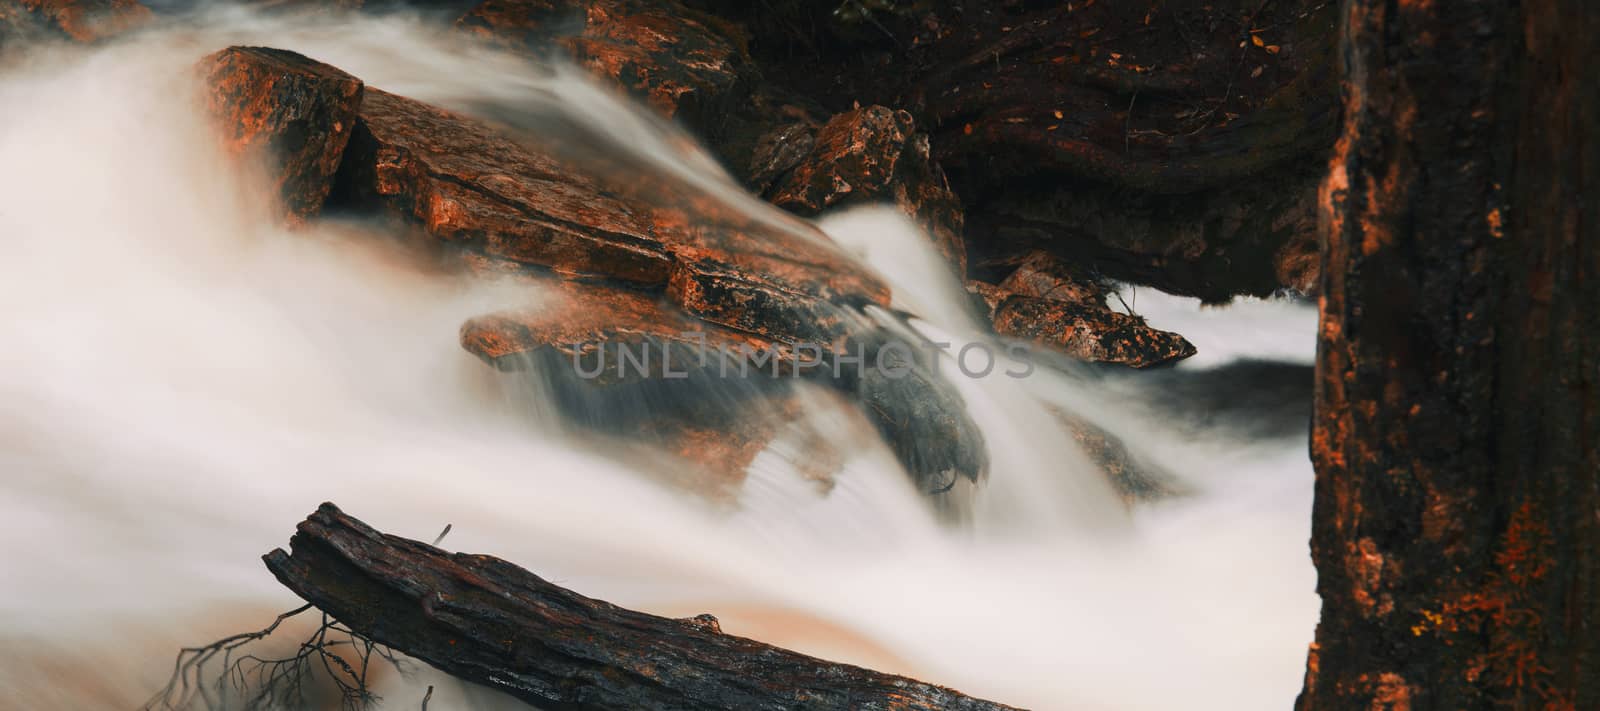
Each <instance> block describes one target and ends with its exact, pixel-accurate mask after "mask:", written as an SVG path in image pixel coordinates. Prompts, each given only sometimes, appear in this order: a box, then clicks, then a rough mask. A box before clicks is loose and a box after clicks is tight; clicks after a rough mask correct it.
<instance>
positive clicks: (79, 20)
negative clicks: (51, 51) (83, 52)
mask: <svg viewBox="0 0 1600 711" xmlns="http://www.w3.org/2000/svg"><path fill="white" fill-rule="evenodd" d="M151 17H152V14H151V12H150V8H148V7H145V6H144V5H143V4H141V3H139V2H138V0H9V1H7V2H0V44H3V43H5V42H9V41H10V40H13V39H28V38H33V37H56V38H66V39H71V40H73V41H76V42H95V41H98V40H101V39H104V38H106V37H111V36H113V35H117V34H121V33H123V32H127V31H129V30H132V29H135V28H137V27H139V26H141V25H144V24H145V23H146V22H149V21H150V19H151Z"/></svg>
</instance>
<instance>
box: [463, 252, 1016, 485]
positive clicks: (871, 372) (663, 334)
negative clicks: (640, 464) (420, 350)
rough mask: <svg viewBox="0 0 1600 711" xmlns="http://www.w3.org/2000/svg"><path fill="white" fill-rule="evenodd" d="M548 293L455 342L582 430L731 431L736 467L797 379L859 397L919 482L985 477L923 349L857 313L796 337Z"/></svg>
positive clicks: (476, 325)
mask: <svg viewBox="0 0 1600 711" xmlns="http://www.w3.org/2000/svg"><path fill="white" fill-rule="evenodd" d="M543 293H544V295H545V297H546V298H545V299H544V300H543V301H541V302H540V303H539V304H537V305H536V306H533V307H530V308H527V309H523V310H518V311H510V312H502V313H497V314H492V315H488V316H480V317H477V318H474V319H471V320H469V321H468V322H467V323H466V324H465V325H464V326H463V327H462V330H461V343H462V345H463V346H464V347H465V348H466V349H467V350H468V351H470V352H472V353H474V354H476V355H478V356H479V357H480V358H483V359H484V360H485V361H487V362H489V363H491V364H493V365H495V366H496V367H497V368H499V369H501V370H505V371H525V372H527V373H530V374H532V376H533V377H535V378H537V383H536V385H537V387H538V389H540V390H541V391H542V392H543V393H545V394H546V395H547V396H549V397H551V398H552V399H553V400H554V401H555V402H556V403H557V404H558V406H559V407H560V409H561V412H562V414H563V416H564V417H566V418H567V419H569V420H571V421H574V422H576V423H578V424H580V425H582V426H584V427H586V428H589V429H592V430H596V431H600V432H605V433H611V434H615V435H622V434H627V435H629V436H633V435H637V434H640V433H641V432H644V433H651V436H652V437H656V438H659V439H661V444H662V445H663V446H667V447H668V448H669V449H671V450H673V451H677V452H678V453H679V454H680V455H682V456H685V457H687V458H690V459H693V457H689V456H688V454H687V453H688V452H689V451H690V450H691V449H692V448H690V447H688V444H689V443H692V442H694V441H696V440H698V439H700V438H703V437H705V436H707V434H706V433H708V432H717V431H721V432H725V433H726V434H727V436H728V437H730V438H731V439H730V440H729V442H728V445H727V446H724V447H719V448H718V450H719V451H725V452H726V453H728V454H729V456H732V455H733V454H738V455H739V456H738V457H736V459H739V460H740V461H742V462H743V464H739V465H738V466H737V467H734V469H737V470H738V471H742V470H743V466H744V464H748V457H746V456H745V455H747V454H748V455H749V456H750V457H753V456H754V452H755V451H759V449H760V447H759V446H757V445H756V443H755V442H756V441H757V440H769V439H770V438H771V436H772V433H773V432H775V431H776V430H777V429H778V427H779V425H781V424H785V423H790V422H793V421H794V420H795V419H796V418H795V416H796V415H797V414H798V413H796V412H794V411H793V405H792V402H791V399H790V396H791V395H792V392H793V388H794V387H795V386H796V385H798V384H799V383H802V382H805V383H810V384H817V385H822V386H824V387H826V388H828V389H830V390H832V391H834V392H837V393H839V394H841V395H844V396H845V398H846V400H847V401H849V402H854V403H856V404H857V405H858V406H859V409H860V412H861V415H863V416H864V420H865V422H866V423H870V425H871V426H872V427H874V428H875V429H876V430H877V431H878V432H879V433H880V434H881V435H882V436H883V439H884V441H885V442H887V443H888V444H889V447H890V449H891V450H892V451H893V452H894V453H895V455H896V456H897V457H898V458H899V459H900V461H901V463H902V464H903V465H904V466H905V468H906V470H907V472H908V473H910V474H911V475H912V476H913V478H915V479H916V480H917V482H918V485H919V486H920V487H921V488H922V489H923V490H925V491H928V492H930V493H937V492H942V491H945V490H947V489H948V488H949V487H950V485H951V484H953V483H954V482H955V480H956V479H958V478H966V479H970V480H974V481H976V480H978V479H979V478H981V477H982V476H983V474H984V473H985V470H986V467H987V456H986V454H985V450H984V441H983V437H982V435H981V434H980V433H979V431H978V428H977V425H976V423H974V422H973V421H972V420H971V418H970V417H969V416H968V415H967V412H966V407H965V403H964V402H963V401H962V400H961V398H960V396H959V395H958V394H957V393H956V392H955V391H954V390H953V389H952V388H951V386H950V385H949V384H948V383H947V382H945V381H943V380H941V379H940V378H938V377H937V376H936V375H935V374H934V373H933V372H932V371H931V369H930V367H929V364H928V363H926V362H923V360H919V359H918V358H917V355H918V354H925V353H928V352H929V351H928V349H926V348H917V347H916V346H915V345H914V344H911V343H909V342H907V341H906V340H904V337H902V336H898V335H895V334H893V333H890V332H888V331H885V330H882V329H879V328H877V327H875V326H872V325H870V324H868V323H866V322H865V321H861V320H853V321H851V322H850V323H851V332H852V334H853V335H851V336H850V337H848V338H846V339H844V340H842V341H841V342H840V343H838V344H834V345H831V346H816V345H813V344H810V343H806V344H802V345H791V344H788V343H785V342H783V341H779V340H774V339H770V338H765V337H763V336H760V335H758V334H753V333H749V332H745V331H739V330H736V329H729V328H721V327H718V326H716V325H714V324H707V323H705V322H702V321H699V320H698V319H695V318H693V317H691V316H689V315H688V314H687V313H685V312H683V311H682V310H681V309H679V308H678V307H677V306H675V305H674V304H672V303H670V302H668V301H666V300H663V299H661V298H660V297H657V296H653V295H650V294H645V293H641V292H638V291H634V290H631V289H626V288H621V287H618V286H616V285H611V284H604V283H576V282H571V281H559V280H555V281H549V282H548V283H545V289H544V292H543ZM841 355H848V356H850V357H849V358H841ZM854 359H858V360H854ZM784 412H788V414H787V415H784V414H783V413H784ZM775 414H776V415H778V416H776V417H775V416H774V415H775ZM752 448H753V449H752ZM701 454H705V453H701ZM714 469H716V470H717V471H721V472H723V473H724V474H728V475H729V476H731V472H732V471H733V469H728V468H726V466H718V467H715V468H714ZM727 478H728V477H727V476H724V477H719V480H725V479H727Z"/></svg>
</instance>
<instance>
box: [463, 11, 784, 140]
mask: <svg viewBox="0 0 1600 711" xmlns="http://www.w3.org/2000/svg"><path fill="white" fill-rule="evenodd" d="M457 25H458V26H459V27H461V28H463V29H465V30H467V31H469V32H472V33H474V34H477V35H480V36H484V37H489V38H492V39H495V40H499V41H502V42H506V43H509V44H511V45H513V46H518V47H526V48H530V49H543V48H549V47H556V48H559V49H560V51H562V52H564V53H565V54H566V56H567V57H568V58H570V59H572V60H573V61H575V62H577V63H578V64H579V65H581V66H583V67H585V68H587V69H589V70H591V71H592V72H593V73H594V74H595V75H596V76H598V77H600V78H602V79H603V80H605V81H607V82H609V83H611V84H614V85H616V86H618V87H619V88H621V89H623V90H625V91H627V92H628V93H630V94H632V95H634V96H636V97H639V98H640V99H643V100H644V101H645V102H646V103H648V104H649V105H650V106H651V107H653V108H655V109H656V110H657V111H659V112H660V113H661V114H662V115H664V116H667V117H681V118H684V119H685V120H686V121H688V122H689V123H690V124H691V125H693V124H696V123H699V122H701V121H703V120H706V119H709V118H711V117H712V116H714V114H716V113H717V112H719V111H723V110H726V109H728V108H731V106H730V104H731V103H732V101H733V100H734V99H735V98H736V97H737V96H738V95H740V94H741V93H746V92H748V91H749V89H750V87H749V84H750V81H751V79H752V78H753V77H754V76H755V67H754V65H753V64H751V62H750V59H749V56H748V55H747V54H746V53H745V51H744V49H743V47H742V46H740V44H739V42H738V41H737V32H736V31H734V30H732V29H731V27H730V26H728V25H726V24H723V23H721V22H720V21H719V20H717V19H716V18H713V17H711V16H709V15H704V14H701V13H697V12H695V11H692V10H690V9H688V8H685V7H684V6H682V5H680V4H678V3H677V2H673V1H672V0H583V1H580V0H488V1H487V2H484V3H481V4H479V5H478V6H477V7H474V8H473V9H471V10H469V11H467V13H466V14H464V15H462V16H461V18H460V19H459V20H457Z"/></svg>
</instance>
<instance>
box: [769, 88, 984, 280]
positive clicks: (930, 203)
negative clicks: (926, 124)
mask: <svg viewBox="0 0 1600 711" xmlns="http://www.w3.org/2000/svg"><path fill="white" fill-rule="evenodd" d="M781 130H782V134H780V135H779V136H775V137H773V138H772V139H771V142H772V143H773V144H775V145H776V146H777V147H775V148H773V149H770V150H767V151H765V152H761V153H758V154H757V158H758V159H760V160H761V162H762V164H763V165H762V168H763V170H761V171H759V172H757V173H756V174H757V175H764V174H765V173H766V172H768V171H772V170H775V169H776V168H777V167H778V166H779V165H781V164H783V163H784V162H788V161H789V154H788V153H785V151H788V152H793V151H795V150H796V149H797V148H798V147H799V145H804V144H805V143H806V141H805V140H804V139H803V138H800V137H799V136H798V135H796V134H797V133H798V132H797V130H796V128H795V126H793V125H791V126H786V127H783V128H782V129H781ZM784 140H788V141H795V142H797V143H798V144H799V145H797V146H794V147H788V146H784V145H783V144H782V142H783V141H784ZM766 194H767V197H768V199H769V200H771V201H772V203H773V204H775V205H777V206H779V207H782V208H784V209H787V210H790V211H791V212H794V213H796V214H799V215H807V216H810V215H816V214H817V213H820V212H822V211H823V210H825V209H828V208H831V207H843V206H847V205H861V204H869V203H876V202H888V203H893V204H895V205H897V206H899V207H900V209H901V210H903V211H905V213H906V214H907V215H910V216H911V217H912V218H913V219H915V220H916V221H917V223H918V224H920V225H921V226H922V227H923V229H924V230H927V232H928V234H929V236H930V237H931V238H932V239H933V242H934V245H935V246H936V247H938V248H939V251H940V253H941V254H943V255H944V256H945V259H946V260H948V262H949V263H950V264H951V266H952V268H953V269H954V271H955V272H956V274H957V275H958V276H965V274H966V269H967V255H966V247H965V245H964V243H963V241H962V225H963V222H964V217H963V215H962V211H961V203H960V200H958V199H957V198H956V195H955V193H954V192H952V191H951V190H950V185H949V182H948V181H947V180H945V176H944V172H943V171H942V170H940V169H939V167H938V166H937V165H936V164H934V163H933V160H932V158H931V157H930V155H929V146H928V136H927V135H926V134H923V133H918V132H917V131H916V126H915V122H914V121H913V120H912V118H911V114H909V113H906V112H904V111H894V110H891V109H889V108H887V107H884V106H868V107H864V108H859V109H854V110H851V111H847V112H844V113H841V114H838V115H835V116H834V117H833V118H832V119H829V121H828V123H827V124H826V125H824V126H823V127H822V128H821V129H820V130H818V131H817V133H816V136H815V137H814V138H813V139H812V140H811V141H810V148H809V152H808V153H807V154H806V155H805V156H804V157H803V158H801V159H799V160H798V161H797V162H794V165H793V167H792V168H790V169H788V171H787V173H786V174H785V175H783V177H781V178H778V179H777V180H776V184H775V185H774V187H772V188H771V189H769V190H768V191H767V193H766Z"/></svg>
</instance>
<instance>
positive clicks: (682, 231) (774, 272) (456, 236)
mask: <svg viewBox="0 0 1600 711" xmlns="http://www.w3.org/2000/svg"><path fill="white" fill-rule="evenodd" d="M665 180H666V179H665V178H661V177H656V176H652V175H651V174H649V173H648V171H640V170H637V169H612V168H609V167H607V166H606V165H605V164H604V163H601V162H591V163H589V164H586V165H578V164H576V163H575V162H574V161H571V160H566V159H564V158H562V157H560V156H558V154H557V152H556V151H555V150H554V149H553V148H550V147H548V146H543V145H541V144H539V143H538V142H537V139H536V138H534V137H528V136H520V137H515V138H514V137H513V135H512V134H510V133H508V132H506V131H502V130H500V129H497V128H495V127H493V126H490V125H489V124H486V123H484V122H481V121H478V120H475V119H471V118H468V117H466V116H462V115H459V114H455V113H452V112H449V111H445V110H443V109H439V108H436V107H433V106H429V105H427V104H424V103H422V102H419V101H414V100H412V99H407V98H405V97H400V96H395V95H393V94H389V93H386V92H383V91H379V90H376V89H369V90H368V91H367V96H366V99H365V100H364V101H363V103H362V107H361V112H360V121H359V125H358V127H357V129H356V132H355V137H354V138H353V139H352V140H351V143H350V148H349V150H348V151H347V153H346V158H345V165H344V168H343V172H342V173H341V174H340V176H339V183H340V199H341V201H343V202H344V203H345V204H347V205H352V206H357V207H380V208H383V209H387V210H389V211H390V212H392V213H393V214H396V215H398V216H400V217H402V218H404V219H406V220H408V221H411V222H414V223H416V224H419V225H420V226H421V227H422V228H423V230H424V231H426V232H427V233H428V234H430V235H432V236H434V237H436V238H438V239H440V240H442V241H445V242H447V243H451V244H455V245H457V246H460V247H462V248H464V249H467V250H469V251H471V252H477V253H480V254H483V255H487V256H488V257H492V258H495V259H496V260H497V261H509V262H515V263H518V264H522V265H525V266H534V267H542V268H546V269H549V270H551V271H554V272H558V273H561V274H565V275H569V276H581V277H606V278H610V279H615V280H619V281H623V282H628V283H632V284H634V285H637V286H640V287H663V288H664V289H665V291H666V293H667V295H668V296H669V297H670V298H672V299H673V300H674V301H675V302H676V303H677V304H678V305H679V306H681V307H682V308H683V309H684V310H685V311H686V312H687V313H689V314H692V315H694V316H696V317H698V318H700V319H702V320H705V321H708V322H710V323H714V324H719V325H722V326H726V327H729V328H734V329H738V330H741V331H745V332H748V333H751V334H755V335H759V336H762V337H766V338H771V339H774V340H780V341H789V342H794V341H800V340H805V341H831V340H833V339H834V338H836V337H837V336H840V335H843V333H844V331H845V329H846V324H843V323H841V319H842V318H843V316H842V315H841V313H842V312H841V309H842V308H847V307H851V306H861V305H866V304H879V305H886V304H887V303H888V302H889V291H888V288H887V286H885V285H884V284H883V282H882V281H881V280H879V279H878V278H877V277H875V276H874V275H872V274H871V273H870V272H868V271H866V269H865V268H863V267H862V266H860V265H859V264H857V263H855V262H854V261H853V260H851V259H850V258H849V257H848V256H847V255H846V254H844V253H843V252H842V251H840V250H839V249H838V248H837V247H836V246H835V245H833V243H832V242H831V241H829V240H828V238H827V236H826V235H823V234H822V233H821V232H819V231H818V230H816V229H815V228H814V227H811V226H810V225H808V224H805V223H802V222H799V221H796V220H774V219H772V218H770V217H768V216H762V215H750V214H746V213H743V212H741V211H739V210H738V209H736V208H734V207H731V206H728V205H726V204H724V203H722V202H719V201H717V200H715V199H712V198H710V197H706V196H703V195H695V194H690V195H683V194H682V193H683V190H682V189H681V188H675V187H674V186H671V185H667V184H665V183H664V181H665ZM658 183H659V184H658ZM663 195H665V196H669V197H670V199H662V198H661V197H660V196H663Z"/></svg>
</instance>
